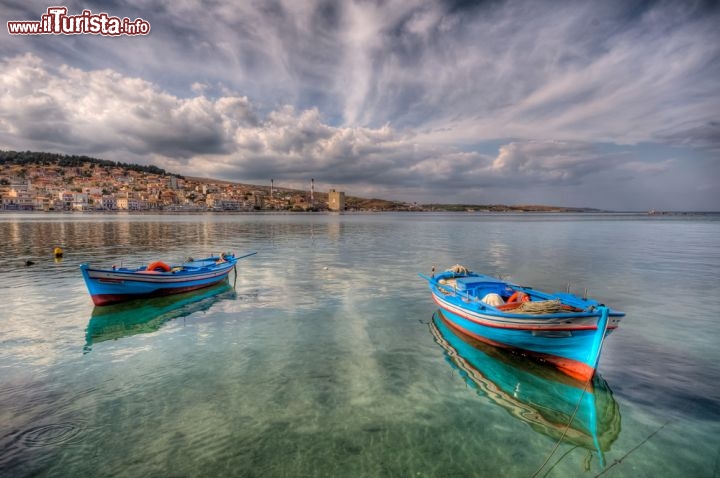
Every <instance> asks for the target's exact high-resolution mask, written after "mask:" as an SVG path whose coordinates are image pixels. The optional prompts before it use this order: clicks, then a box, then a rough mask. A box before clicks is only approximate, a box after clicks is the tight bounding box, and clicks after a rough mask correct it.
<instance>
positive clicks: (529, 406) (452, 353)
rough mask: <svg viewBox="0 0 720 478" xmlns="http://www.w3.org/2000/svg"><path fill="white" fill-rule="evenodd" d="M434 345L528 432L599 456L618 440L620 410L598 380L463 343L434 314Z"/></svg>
mask: <svg viewBox="0 0 720 478" xmlns="http://www.w3.org/2000/svg"><path fill="white" fill-rule="evenodd" d="M430 330H431V332H432V334H433V335H434V337H435V341H436V342H437V343H438V344H440V346H442V347H443V349H445V353H446V354H447V359H448V361H449V362H450V363H451V365H452V366H453V367H454V368H457V369H459V370H460V372H461V375H462V376H463V377H464V378H465V380H466V382H467V383H468V384H469V385H471V386H472V387H473V388H476V389H478V390H479V391H481V392H483V394H485V395H486V396H487V397H488V398H489V399H490V400H492V401H493V402H495V403H496V404H498V405H500V406H501V407H503V408H504V409H505V410H507V411H508V412H509V413H510V414H511V415H513V416H514V417H516V418H518V419H520V420H522V421H524V422H525V423H527V424H528V425H530V427H532V428H533V430H535V431H537V432H539V433H542V434H544V435H547V436H549V437H551V438H553V439H554V440H562V441H564V442H566V443H570V444H573V445H576V446H579V447H582V448H585V449H587V450H589V451H590V452H593V451H595V452H597V454H598V459H599V463H600V466H601V467H604V466H605V459H604V456H603V453H604V452H606V451H608V450H609V449H610V446H611V445H612V443H613V442H614V441H615V440H616V439H617V437H618V435H619V434H620V409H619V407H618V404H617V402H616V401H615V399H614V398H613V395H612V392H611V391H610V388H609V387H608V385H607V383H606V382H605V380H603V379H602V377H600V375H599V374H597V373H596V374H595V377H594V378H593V379H592V380H591V381H590V382H580V381H577V380H575V379H573V378H571V377H569V376H567V375H566V374H563V373H561V372H559V371H558V370H556V369H555V368H554V367H550V366H547V365H544V364H542V363H538V362H536V361H533V360H529V359H528V358H526V357H524V356H521V355H516V354H514V353H512V352H510V351H508V350H506V349H502V348H498V347H493V346H492V345H488V344H486V343H483V342H480V341H478V340H475V339H473V338H472V337H468V336H466V335H464V334H462V333H460V332H459V331H457V330H456V329H453V328H452V327H451V326H450V325H449V322H447V320H446V319H445V318H444V317H443V315H442V312H441V311H439V310H438V311H437V312H435V314H434V315H433V320H432V322H431V325H430Z"/></svg>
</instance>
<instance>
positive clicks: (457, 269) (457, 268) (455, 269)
mask: <svg viewBox="0 0 720 478" xmlns="http://www.w3.org/2000/svg"><path fill="white" fill-rule="evenodd" d="M446 272H452V273H453V274H459V275H466V274H467V273H468V272H470V270H469V269H468V268H467V267H465V266H461V265H460V264H455V265H454V266H452V267H451V268H450V269H448V270H447V271H446Z"/></svg>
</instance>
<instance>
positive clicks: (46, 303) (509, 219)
mask: <svg viewBox="0 0 720 478" xmlns="http://www.w3.org/2000/svg"><path fill="white" fill-rule="evenodd" d="M718 238H720V217H718V216H712V215H706V216H670V217H667V216H661V217H650V216H641V215H479V214H425V213H422V214H374V215H227V216H225V215H221V216H213V215H191V216H180V215H178V216H175V215H163V216H127V215H125V216H124V215H112V216H95V215H79V214H78V215H73V214H65V215H63V214H56V215H39V214H30V215H14V214H3V215H0V244H1V246H0V247H1V254H0V304H1V307H2V309H1V311H0V381H1V385H2V386H1V387H0V475H2V476H200V475H202V476H218V475H223V476H263V477H264V476H407V477H410V476H412V477H421V476H422V477H430V476H437V477H440V476H519V477H525V476H533V474H535V473H536V472H537V471H538V470H539V473H537V474H536V476H598V475H602V476H628V477H629V476H632V477H642V476H648V477H657V476H701V477H702V476H708V477H713V476H720V442H719V441H718V438H717V437H718V436H720V386H718V383H719V380H720V368H719V367H718V365H717V364H718V363H719V361H720V352H719V351H718V347H717V339H718V337H720V324H719V323H718V320H717V315H718V310H720V293H719V292H720V290H719V287H718V285H719V284H720V247H718V246H720V241H719V239H718ZM58 245H60V246H61V247H63V248H64V249H65V251H66V253H65V257H64V258H63V260H62V261H60V262H55V261H54V260H53V258H52V257H51V253H52V249H53V248H54V247H55V246H58ZM251 250H254V251H257V252H258V254H257V255H256V256H253V257H251V258H248V259H246V260H244V261H243V262H242V264H241V265H240V267H239V273H238V275H237V278H231V281H230V284H228V285H225V286H220V287H218V288H214V289H212V290H206V291H202V292H196V293H193V294H186V295H183V296H181V297H176V298H171V299H159V300H155V301H143V302H141V303H137V304H132V307H118V308H113V309H109V310H103V309H104V308H97V309H95V308H94V307H93V305H92V302H91V301H90V298H89V296H88V294H87V291H86V290H85V286H84V284H83V282H82V278H81V276H80V271H79V264H80V263H82V262H91V263H93V264H97V265H110V264H113V263H116V264H119V263H120V262H123V263H124V264H125V265H133V264H135V265H139V264H143V263H146V262H149V261H151V260H157V259H163V260H166V261H176V260H181V259H183V258H184V257H186V256H188V255H192V256H195V257H199V256H201V255H203V254H206V253H209V252H219V251H234V252H237V253H242V252H246V251H251ZM25 259H32V260H33V261H35V262H36V264H35V265H33V266H30V267H25V266H24V265H23V263H24V261H25ZM455 263H461V264H465V265H467V266H469V267H470V268H472V269H473V270H476V271H478V272H483V273H488V274H491V275H502V276H503V277H505V278H510V279H511V280H513V281H516V282H519V283H521V284H524V285H532V286H534V287H538V288H541V289H544V290H564V289H565V287H566V286H567V284H568V283H569V284H570V285H571V288H572V290H573V291H575V292H577V293H582V291H583V289H584V288H587V289H588V290H589V295H590V296H591V297H594V298H596V299H598V300H600V301H602V302H605V303H607V304H609V305H611V306H612V307H614V308H617V309H620V310H624V311H625V312H626V313H627V316H626V318H625V319H624V320H623V322H622V324H621V327H620V328H619V329H618V330H617V331H616V332H615V333H613V334H612V335H611V336H610V337H609V338H608V340H607V342H606V343H605V348H604V352H603V356H602V358H601V361H600V375H601V380H602V382H601V383H600V384H597V386H596V389H595V391H594V393H593V394H592V396H591V398H595V399H596V401H597V402H598V405H597V406H598V411H599V413H600V415H601V416H600V417H599V419H598V420H597V423H599V425H598V427H599V428H597V429H595V430H594V431H592V430H591V431H590V432H588V431H587V430H584V428H583V426H582V425H583V424H587V422H589V421H590V419H589V418H588V415H587V413H589V411H588V410H589V408H587V409H586V407H585V405H583V406H582V411H580V412H579V413H578V414H577V415H576V417H577V421H578V423H574V424H573V425H572V426H567V425H566V424H567V420H568V414H570V415H571V414H572V411H573V410H572V407H570V410H569V411H568V406H569V405H567V404H564V405H563V404H561V400H560V399H559V398H556V397H559V396H560V395H564V396H567V395H568V393H570V392H567V391H566V390H567V389H566V388H564V387H565V386H564V385H563V384H562V383H561V384H559V385H558V383H557V379H552V377H551V378H547V377H544V375H543V374H542V373H541V374H540V375H541V378H540V379H538V378H536V377H537V371H534V372H533V371H532V370H531V371H530V372H533V373H530V372H528V370H525V369H524V368H523V364H518V363H516V362H517V360H516V358H514V357H493V356H492V355H493V353H492V351H490V352H488V353H489V354H490V355H487V354H485V355H483V353H480V352H478V353H475V352H474V351H473V350H474V349H472V348H470V349H468V348H466V346H465V345H463V342H462V341H461V340H462V339H459V338H457V337H453V336H452V335H449V334H447V333H443V330H442V328H441V327H440V328H439V327H437V326H436V325H435V326H434V325H433V324H434V323H435V322H437V321H433V315H434V313H435V312H436V308H435V306H434V303H433V302H432V300H431V298H430V294H429V291H428V290H427V287H426V285H425V284H424V283H423V281H422V280H421V279H420V278H418V276H417V272H424V273H427V272H429V271H430V268H431V267H432V265H433V264H435V265H436V266H437V267H438V268H439V269H442V268H446V267H449V266H451V265H453V264H455ZM438 331H440V332H438ZM438 334H439V335H438ZM459 340H460V341H459ZM521 362H522V361H521ZM529 373H530V375H528V374H529ZM573 393H576V392H573ZM585 402H587V398H584V402H583V403H585ZM586 412H587V413H586ZM563 433H564V435H563ZM588 433H589V436H590V441H588V438H587V436H586V435H587V434H588ZM593 434H594V436H596V437H599V438H598V439H597V442H596V443H593V442H592V437H593ZM558 443H559V445H557V444H558ZM556 445H557V448H556ZM598 448H599V450H600V452H599V451H598ZM548 457H549V459H548ZM546 459H547V464H546V465H545V466H543V467H542V468H540V467H541V466H542V465H543V463H545V462H546Z"/></svg>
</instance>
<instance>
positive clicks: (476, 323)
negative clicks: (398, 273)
mask: <svg viewBox="0 0 720 478" xmlns="http://www.w3.org/2000/svg"><path fill="white" fill-rule="evenodd" d="M420 276H421V277H423V278H424V279H425V280H427V281H428V284H429V286H430V291H431V292H432V297H433V300H434V301H435V302H436V303H437V304H438V305H439V306H440V308H441V309H442V311H443V313H444V315H445V317H447V319H448V321H449V323H450V324H451V325H452V326H453V327H454V328H456V329H458V330H459V331H460V332H462V333H464V334H465V335H469V336H471V337H473V338H475V339H477V340H481V341H483V342H486V343H490V344H492V345H496V346H500V347H507V348H512V349H517V350H519V351H521V352H522V353H523V354H524V355H528V356H532V357H535V358H538V359H540V360H542V361H545V362H549V363H552V364H553V365H555V366H556V367H557V368H559V369H560V370H561V371H563V372H564V373H566V374H568V375H570V376H572V377H575V378H577V379H579V380H589V379H590V378H592V376H593V374H594V373H595V369H596V368H597V364H598V360H599V358H600V353H601V350H602V344H603V341H604V339H605V337H606V335H607V334H609V333H610V332H612V331H613V330H614V329H616V328H617V327H618V325H619V323H620V318H621V317H623V316H625V314H624V313H623V312H619V311H616V310H612V309H610V308H608V307H606V306H605V305H603V304H600V303H598V302H597V301H595V300H593V299H588V298H581V297H578V296H575V295H573V294H570V293H566V292H555V293H552V294H550V293H546V292H541V291H539V290H535V289H532V288H530V287H523V286H519V285H516V284H513V283H510V282H507V281H503V280H500V279H496V278H494V277H490V276H486V275H483V274H478V273H475V272H470V271H469V270H468V269H467V268H465V267H463V266H460V265H456V266H453V268H451V269H449V270H447V271H445V272H442V273H440V274H433V276H432V277H428V276H425V275H423V274H420Z"/></svg>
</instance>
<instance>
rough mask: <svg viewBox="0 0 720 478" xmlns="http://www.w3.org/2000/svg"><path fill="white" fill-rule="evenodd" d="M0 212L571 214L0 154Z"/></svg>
mask: <svg viewBox="0 0 720 478" xmlns="http://www.w3.org/2000/svg"><path fill="white" fill-rule="evenodd" d="M0 210H3V211H176V212H206V211H210V212H222V211H298V212H300V211H463V212H476V211H477V212H576V211H590V210H588V209H577V208H564V207H553V206H533V205H529V206H505V205H472V204H469V205H464V204H417V203H413V204H409V203H402V202H397V201H388V200H384V199H367V198H361V197H355V196H346V195H345V193H344V192H342V191H335V190H331V191H327V192H323V191H315V187H314V180H312V181H311V182H310V183H309V184H308V189H307V190H304V191H303V190H297V189H290V188H283V187H276V186H275V185H274V184H273V180H270V184H268V185H265V186H260V185H254V184H243V183H236V182H230V181H223V180H216V179H208V178H200V177H191V176H182V175H179V174H174V173H170V172H167V171H165V170H163V169H160V168H158V167H156V166H143V165H137V164H126V163H118V162H114V161H108V160H103V159H96V158H91V157H88V156H72V155H61V154H55V153H43V152H32V151H21V152H17V151H0Z"/></svg>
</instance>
